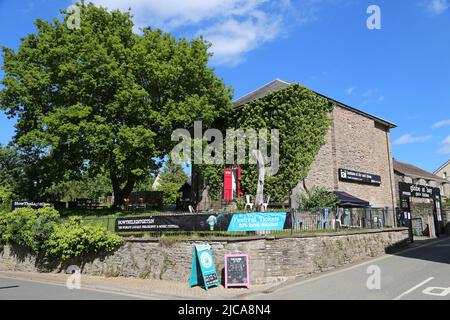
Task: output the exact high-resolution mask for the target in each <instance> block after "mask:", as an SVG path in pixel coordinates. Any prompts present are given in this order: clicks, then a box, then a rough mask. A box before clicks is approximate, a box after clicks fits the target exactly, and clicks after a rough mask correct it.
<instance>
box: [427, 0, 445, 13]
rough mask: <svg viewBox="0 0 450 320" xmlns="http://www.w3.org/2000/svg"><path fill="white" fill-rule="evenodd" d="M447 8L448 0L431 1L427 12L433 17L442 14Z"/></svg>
mask: <svg viewBox="0 0 450 320" xmlns="http://www.w3.org/2000/svg"><path fill="white" fill-rule="evenodd" d="M448 8H450V1H449V0H431V1H429V2H428V5H427V9H428V11H429V12H431V13H432V14H435V15H439V14H442V13H444V12H445V11H447V9H448Z"/></svg>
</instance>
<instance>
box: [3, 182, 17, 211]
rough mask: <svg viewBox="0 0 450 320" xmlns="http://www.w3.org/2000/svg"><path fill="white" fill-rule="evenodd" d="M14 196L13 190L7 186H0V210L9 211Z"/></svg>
mask: <svg viewBox="0 0 450 320" xmlns="http://www.w3.org/2000/svg"><path fill="white" fill-rule="evenodd" d="M13 198H14V192H13V191H12V189H11V188H10V187H9V186H7V185H6V186H0V211H5V212H7V211H11V201H12V200H13Z"/></svg>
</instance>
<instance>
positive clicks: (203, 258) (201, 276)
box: [189, 243, 219, 290]
mask: <svg viewBox="0 0 450 320" xmlns="http://www.w3.org/2000/svg"><path fill="white" fill-rule="evenodd" d="M194 286H203V287H204V288H205V290H208V288H211V287H218V286H219V278H218V277H217V272H216V266H215V265H214V259H213V256H212V253H211V246H210V245H209V244H207V243H205V244H195V245H194V256H193V257H192V269H191V276H190V278H189V287H190V288H192V287H194Z"/></svg>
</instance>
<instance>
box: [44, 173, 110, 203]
mask: <svg viewBox="0 0 450 320" xmlns="http://www.w3.org/2000/svg"><path fill="white" fill-rule="evenodd" d="M111 193H112V187H111V181H110V179H109V178H108V177H107V176H106V175H104V174H98V175H96V176H95V177H89V176H88V175H84V176H83V177H82V178H81V179H79V180H65V181H62V182H59V183H57V184H53V185H52V186H51V187H49V188H47V189H46V194H47V195H48V197H49V198H50V199H55V200H61V201H72V200H74V199H97V198H101V197H106V196H107V195H110V194H111Z"/></svg>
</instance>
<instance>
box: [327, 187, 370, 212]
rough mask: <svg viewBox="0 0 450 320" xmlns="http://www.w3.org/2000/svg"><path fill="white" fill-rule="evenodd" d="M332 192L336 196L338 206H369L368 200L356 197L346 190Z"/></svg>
mask: <svg viewBox="0 0 450 320" xmlns="http://www.w3.org/2000/svg"><path fill="white" fill-rule="evenodd" d="M334 194H335V195H336V197H337V198H338V206H339V207H357V208H366V207H370V202H367V201H365V200H362V199H359V198H356V197H354V196H352V195H351V194H348V193H347V192H342V191H334Z"/></svg>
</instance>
